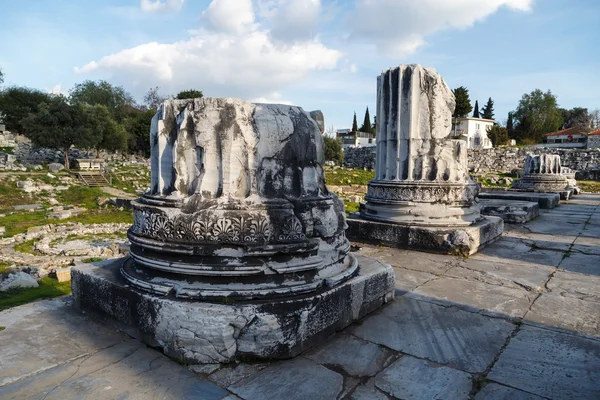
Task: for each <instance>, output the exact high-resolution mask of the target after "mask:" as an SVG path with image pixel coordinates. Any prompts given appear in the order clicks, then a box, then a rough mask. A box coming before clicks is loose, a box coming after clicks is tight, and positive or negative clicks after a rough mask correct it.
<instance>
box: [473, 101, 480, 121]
mask: <svg viewBox="0 0 600 400" xmlns="http://www.w3.org/2000/svg"><path fill="white" fill-rule="evenodd" d="M473 118H479V102H478V101H477V100H475V109H474V110H473Z"/></svg>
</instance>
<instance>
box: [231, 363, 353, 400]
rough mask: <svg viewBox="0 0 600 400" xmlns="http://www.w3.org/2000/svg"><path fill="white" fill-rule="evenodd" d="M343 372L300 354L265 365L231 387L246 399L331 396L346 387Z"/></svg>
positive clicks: (290, 399) (296, 399) (323, 398)
mask: <svg viewBox="0 0 600 400" xmlns="http://www.w3.org/2000/svg"><path fill="white" fill-rule="evenodd" d="M343 385H344V378H343V377H342V375H340V374H338V373H337V372H334V371H332V370H330V369H327V368H325V367H323V366H321V365H318V364H315V363H314V362H312V361H310V360H307V359H306V358H303V357H298V358H296V359H294V360H291V361H284V362H281V363H277V364H276V365H273V366H271V367H268V368H265V369H264V370H262V371H260V372H259V373H258V374H256V375H254V376H252V377H251V378H249V379H246V380H243V381H241V382H238V383H236V384H235V385H233V386H230V387H229V390H230V391H232V392H233V393H235V394H236V395H238V396H240V397H241V398H243V399H257V400H258V399H261V400H281V399H285V400H304V399H306V400H331V399H335V398H337V396H338V394H340V393H341V392H342V390H343Z"/></svg>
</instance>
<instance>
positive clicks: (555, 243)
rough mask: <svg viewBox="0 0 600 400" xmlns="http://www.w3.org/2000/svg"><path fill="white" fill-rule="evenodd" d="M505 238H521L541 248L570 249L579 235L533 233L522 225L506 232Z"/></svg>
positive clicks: (530, 244)
mask: <svg viewBox="0 0 600 400" xmlns="http://www.w3.org/2000/svg"><path fill="white" fill-rule="evenodd" d="M504 237H505V238H510V239H511V240H519V241H520V242H521V243H523V244H526V245H527V246H530V247H531V248H535V249H539V250H554V251H569V250H570V249H571V246H572V245H573V243H574V242H575V240H576V239H577V238H578V236H563V235H557V234H552V235H549V234H545V233H531V232H529V231H527V229H522V228H521V227H519V228H517V229H515V230H508V231H505V232H504Z"/></svg>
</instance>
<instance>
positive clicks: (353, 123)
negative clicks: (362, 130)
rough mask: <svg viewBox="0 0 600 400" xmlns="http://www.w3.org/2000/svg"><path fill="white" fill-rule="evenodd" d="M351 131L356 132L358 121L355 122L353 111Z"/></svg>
mask: <svg viewBox="0 0 600 400" xmlns="http://www.w3.org/2000/svg"><path fill="white" fill-rule="evenodd" d="M352 132H358V123H357V122H356V113H354V119H353V120H352Z"/></svg>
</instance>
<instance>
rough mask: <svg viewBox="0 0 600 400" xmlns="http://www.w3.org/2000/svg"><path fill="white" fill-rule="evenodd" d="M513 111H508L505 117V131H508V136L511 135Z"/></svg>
mask: <svg viewBox="0 0 600 400" xmlns="http://www.w3.org/2000/svg"><path fill="white" fill-rule="evenodd" d="M513 130H514V128H513V113H512V111H510V112H509V113H508V118H507V119H506V131H507V132H508V137H513V134H514V132H513Z"/></svg>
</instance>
